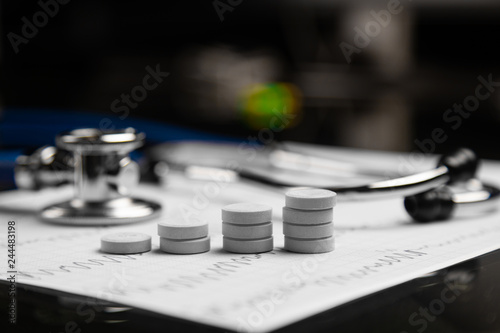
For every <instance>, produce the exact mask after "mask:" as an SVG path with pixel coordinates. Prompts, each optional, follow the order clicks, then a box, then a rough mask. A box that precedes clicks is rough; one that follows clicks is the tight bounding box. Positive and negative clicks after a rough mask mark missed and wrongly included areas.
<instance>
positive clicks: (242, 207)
mask: <svg viewBox="0 0 500 333" xmlns="http://www.w3.org/2000/svg"><path fill="white" fill-rule="evenodd" d="M272 215H273V209H272V208H271V207H269V206H267V205H262V204H256V203H250V202H242V203H235V204H232V205H227V206H224V207H223V208H222V221H224V222H228V223H233V224H259V223H264V222H269V221H271V218H272Z"/></svg>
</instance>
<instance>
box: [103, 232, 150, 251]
mask: <svg viewBox="0 0 500 333" xmlns="http://www.w3.org/2000/svg"><path fill="white" fill-rule="evenodd" d="M101 251H102V252H107V253H114V254H131V253H142V252H148V251H151V236H149V235H146V234H141V233H137V232H118V233H115V234H109V235H104V236H102V237H101Z"/></svg>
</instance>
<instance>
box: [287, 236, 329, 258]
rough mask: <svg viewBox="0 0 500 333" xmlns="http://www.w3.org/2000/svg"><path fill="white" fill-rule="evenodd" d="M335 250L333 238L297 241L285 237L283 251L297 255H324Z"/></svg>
mask: <svg viewBox="0 0 500 333" xmlns="http://www.w3.org/2000/svg"><path fill="white" fill-rule="evenodd" d="M334 248H335V245H334V238H333V237H327V238H318V239H298V238H292V237H286V236H285V250H287V251H290V252H297V253H310V254H312V253H325V252H331V251H333V249H334Z"/></svg>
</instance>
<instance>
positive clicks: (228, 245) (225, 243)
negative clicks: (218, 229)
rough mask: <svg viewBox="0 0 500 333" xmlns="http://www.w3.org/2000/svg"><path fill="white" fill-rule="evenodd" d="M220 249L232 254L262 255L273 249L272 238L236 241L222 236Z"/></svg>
mask: <svg viewBox="0 0 500 333" xmlns="http://www.w3.org/2000/svg"><path fill="white" fill-rule="evenodd" d="M222 248H223V249H224V250H226V251H228V252H233V253H262V252H269V251H271V250H272V249H273V238H272V237H268V238H263V239H251V240H249V239H236V238H229V237H226V236H224V237H223V239H222Z"/></svg>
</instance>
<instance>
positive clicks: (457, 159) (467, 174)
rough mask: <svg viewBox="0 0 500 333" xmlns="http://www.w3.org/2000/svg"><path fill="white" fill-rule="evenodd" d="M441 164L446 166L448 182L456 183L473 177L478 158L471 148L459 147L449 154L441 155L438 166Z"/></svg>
mask: <svg viewBox="0 0 500 333" xmlns="http://www.w3.org/2000/svg"><path fill="white" fill-rule="evenodd" d="M441 165H444V166H445V167H447V168H448V174H449V176H450V179H449V181H448V183H458V182H464V181H467V180H469V179H472V178H474V177H475V175H476V171H477V168H478V165H479V159H478V158H477V156H476V154H475V153H474V152H473V151H472V150H470V149H468V148H459V149H457V150H455V151H454V152H452V153H450V154H446V155H443V156H442V157H441V159H440V160H439V163H438V167H439V166H441Z"/></svg>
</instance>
